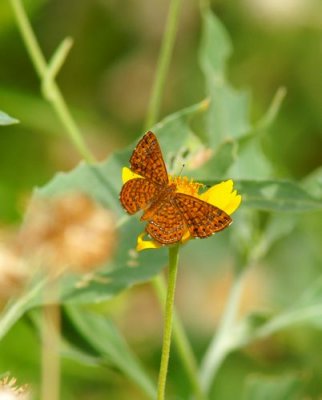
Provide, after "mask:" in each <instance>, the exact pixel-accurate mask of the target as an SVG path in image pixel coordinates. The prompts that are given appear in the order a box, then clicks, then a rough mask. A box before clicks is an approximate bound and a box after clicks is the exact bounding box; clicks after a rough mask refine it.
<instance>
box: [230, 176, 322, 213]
mask: <svg viewBox="0 0 322 400" xmlns="http://www.w3.org/2000/svg"><path fill="white" fill-rule="evenodd" d="M235 186H236V189H237V190H238V192H239V193H240V194H241V195H242V204H243V205H244V206H245V207H249V208H254V209H258V210H266V211H274V212H304V211H319V210H322V201H321V199H316V198H315V197H313V196H311V195H310V194H309V193H308V192H306V191H305V190H304V189H302V187H301V186H300V185H299V184H297V183H295V182H291V181H274V180H264V181H254V180H245V181H243V180H241V181H236V182H235Z"/></svg>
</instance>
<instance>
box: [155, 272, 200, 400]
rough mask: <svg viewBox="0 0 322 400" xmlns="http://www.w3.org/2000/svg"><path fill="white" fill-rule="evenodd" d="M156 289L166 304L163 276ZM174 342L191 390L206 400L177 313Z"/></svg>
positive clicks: (156, 278) (156, 280)
mask: <svg viewBox="0 0 322 400" xmlns="http://www.w3.org/2000/svg"><path fill="white" fill-rule="evenodd" d="M152 283H153V286H154V289H155V291H156V293H157V295H158V298H159V302H160V303H161V304H165V302H166V286H165V282H164V279H163V278H162V276H160V275H159V276H157V277H155V278H154V280H153V282H152ZM173 340H174V343H175V345H176V348H177V351H178V353H179V356H180V357H181V361H182V363H183V366H184V368H185V370H186V373H187V375H188V378H189V380H190V384H191V388H192V390H193V393H194V395H195V398H196V399H197V400H205V399H206V397H205V396H204V394H203V393H202V390H201V387H200V384H199V381H198V370H197V363H196V359H195V356H194V354H193V351H192V349H191V346H190V343H189V340H188V338H187V335H186V333H185V330H184V328H183V326H182V323H181V321H180V319H179V318H178V315H177V313H176V311H175V310H174V314H173Z"/></svg>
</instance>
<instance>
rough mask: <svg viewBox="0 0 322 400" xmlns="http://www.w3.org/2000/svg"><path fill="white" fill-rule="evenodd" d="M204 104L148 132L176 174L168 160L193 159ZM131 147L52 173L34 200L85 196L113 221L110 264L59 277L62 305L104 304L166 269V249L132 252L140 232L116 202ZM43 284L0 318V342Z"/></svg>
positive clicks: (140, 227)
mask: <svg viewBox="0 0 322 400" xmlns="http://www.w3.org/2000/svg"><path fill="white" fill-rule="evenodd" d="M204 110H205V103H204V102H202V103H200V104H197V105H195V106H192V107H188V108H186V109H184V110H181V111H179V112H177V113H175V114H173V115H171V116H169V117H167V118H165V119H164V120H163V121H161V122H160V123H158V124H157V125H156V126H155V127H154V128H153V130H154V131H155V132H156V133H157V134H158V139H159V140H160V143H161V147H162V151H163V154H164V158H165V160H166V162H167V163H168V165H169V164H172V167H173V169H176V168H177V167H176V166H175V165H176V160H174V161H173V158H174V155H176V154H180V152H185V151H187V150H188V152H191V153H193V151H196V150H198V149H199V146H201V143H200V141H199V140H197V138H196V137H195V135H194V134H193V132H192V131H191V129H190V126H189V122H190V119H191V118H192V117H193V116H194V115H195V114H196V113H198V112H204ZM136 144H137V141H135V143H133V144H131V145H130V146H129V147H128V148H127V149H125V150H123V151H120V152H117V153H115V154H114V155H112V156H110V157H109V158H108V159H107V160H106V161H104V162H102V163H99V164H95V165H89V164H85V163H81V164H80V165H79V166H77V167H76V168H75V169H73V170H72V171H70V172H68V173H58V174H57V175H56V176H55V177H54V178H53V179H52V180H51V181H50V182H49V183H48V184H47V185H45V186H44V187H42V188H38V189H37V190H36V191H35V193H34V197H37V196H40V197H45V198H46V197H53V196H59V195H64V194H66V193H70V192H82V193H84V194H87V195H89V196H91V197H92V198H93V199H95V200H96V201H97V202H98V203H100V204H102V205H103V206H104V207H106V208H108V209H110V210H112V211H113V212H114V214H115V216H116V217H117V218H118V248H117V252H116V255H115V257H114V259H113V260H112V261H111V262H110V263H109V264H108V265H105V266H102V268H101V269H100V270H99V271H97V273H96V274H95V275H94V276H93V277H92V279H90V280H86V279H84V280H83V279H82V278H81V277H79V276H65V277H63V278H62V279H61V280H60V293H61V297H60V300H61V302H62V303H95V302H100V301H105V300H108V299H110V298H112V297H114V296H115V295H117V294H118V293H119V292H120V291H122V290H125V289H127V288H129V287H131V286H133V285H135V284H138V283H141V282H144V281H148V280H150V279H151V278H152V277H153V276H155V275H157V274H158V273H160V271H161V270H162V268H164V267H165V266H166V265H167V253H166V249H159V250H147V251H143V252H140V253H137V252H136V251H135V246H136V241H137V236H138V235H139V234H140V233H141V232H142V231H143V230H144V224H142V223H141V222H139V221H138V217H135V216H133V217H131V218H130V217H128V216H127V215H126V213H125V211H124V210H123V209H122V207H121V205H120V202H119V193H120V190H121V187H122V179H121V171H122V167H124V166H128V165H129V159H130V156H131V153H132V151H133V149H134V147H135V146H136ZM43 285H44V282H34V283H33V284H32V286H31V288H30V289H29V291H28V293H25V294H24V295H23V296H22V297H21V298H20V299H18V300H16V301H13V302H12V304H10V305H9V306H8V307H7V308H6V309H5V310H4V312H3V313H2V315H1V317H0V338H1V337H3V336H4V335H5V334H6V333H7V332H8V330H9V329H10V328H11V326H12V325H13V324H14V323H15V322H16V321H17V319H18V318H20V317H21V316H22V315H23V314H24V313H25V312H26V311H27V310H28V309H30V308H32V307H35V306H37V305H40V304H42V303H43V296H42V295H41V292H42V290H43V287H42V286H43Z"/></svg>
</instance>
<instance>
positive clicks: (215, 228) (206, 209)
mask: <svg viewBox="0 0 322 400" xmlns="http://www.w3.org/2000/svg"><path fill="white" fill-rule="evenodd" d="M173 201H174V203H175V204H176V206H177V208H178V210H179V211H180V213H181V215H182V217H183V218H184V220H185V223H186V226H187V228H188V229H189V232H190V234H191V235H192V236H194V237H198V238H206V237H208V236H211V235H212V234H213V233H215V232H219V231H221V230H223V229H225V228H226V227H227V226H228V225H230V224H231V222H232V219H231V218H230V216H229V215H228V214H226V213H225V212H224V211H223V210H221V209H220V208H217V207H215V206H213V205H212V204H209V203H206V202H205V201H202V200H200V199H198V198H196V197H192V196H189V195H187V194H183V193H176V194H175V195H174V199H173Z"/></svg>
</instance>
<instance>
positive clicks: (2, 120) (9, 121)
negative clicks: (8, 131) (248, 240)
mask: <svg viewBox="0 0 322 400" xmlns="http://www.w3.org/2000/svg"><path fill="white" fill-rule="evenodd" d="M18 123H19V121H18V120H17V119H15V118H12V117H10V116H9V115H8V114H6V113H4V112H3V111H0V126H1V125H13V124H18Z"/></svg>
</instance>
